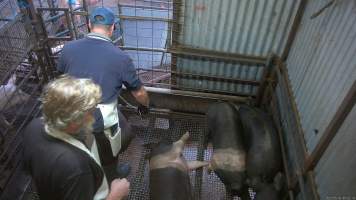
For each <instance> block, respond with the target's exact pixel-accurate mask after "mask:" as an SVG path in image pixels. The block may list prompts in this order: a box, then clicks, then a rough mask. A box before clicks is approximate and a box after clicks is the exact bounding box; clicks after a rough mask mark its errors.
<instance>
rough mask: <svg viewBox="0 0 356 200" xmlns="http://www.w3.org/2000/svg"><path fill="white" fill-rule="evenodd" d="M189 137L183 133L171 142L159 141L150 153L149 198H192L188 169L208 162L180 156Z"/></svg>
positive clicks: (190, 199) (160, 199) (163, 199)
mask: <svg viewBox="0 0 356 200" xmlns="http://www.w3.org/2000/svg"><path fill="white" fill-rule="evenodd" d="M188 138H189V133H185V134H184V135H183V136H182V137H181V138H180V139H179V140H178V141H176V142H174V143H173V144H172V143H168V142H163V141H161V142H160V143H159V144H158V145H157V146H156V147H154V148H153V149H152V151H151V154H150V160H149V162H150V165H149V166H150V197H151V198H150V199H152V200H192V199H193V196H192V191H191V185H190V178H189V174H188V172H189V170H193V169H196V168H199V167H203V166H206V165H208V164H209V162H204V161H186V160H185V158H184V157H183V156H182V151H183V148H184V144H185V143H186V142H187V140H188Z"/></svg>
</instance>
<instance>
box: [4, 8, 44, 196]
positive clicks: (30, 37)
mask: <svg viewBox="0 0 356 200" xmlns="http://www.w3.org/2000/svg"><path fill="white" fill-rule="evenodd" d="M27 25H28V24H26V23H24V21H23V18H22V15H21V14H19V15H17V16H16V17H15V18H14V19H13V20H11V21H8V22H7V23H6V24H4V25H3V26H1V27H0V44H1V45H0V194H2V193H3V191H4V190H5V188H6V186H7V183H8V182H9V180H10V178H11V176H12V175H13V174H14V171H15V169H16V168H17V166H18V164H19V163H20V160H21V155H22V154H21V149H22V147H21V143H22V141H21V135H20V132H21V129H22V128H23V127H24V126H25V124H26V122H27V121H29V120H30V119H31V118H32V117H33V116H34V115H36V113H38V112H37V111H38V105H39V102H38V100H37V98H38V96H39V91H40V89H41V87H42V85H43V83H44V78H43V76H41V75H40V74H41V69H42V68H40V65H39V64H38V61H39V60H40V58H39V57H38V56H37V55H36V54H35V53H33V52H32V51H31V49H33V48H34V46H35V44H36V42H37V41H35V39H34V34H33V33H32V32H29V31H30V30H29V29H27ZM0 198H1V197H0Z"/></svg>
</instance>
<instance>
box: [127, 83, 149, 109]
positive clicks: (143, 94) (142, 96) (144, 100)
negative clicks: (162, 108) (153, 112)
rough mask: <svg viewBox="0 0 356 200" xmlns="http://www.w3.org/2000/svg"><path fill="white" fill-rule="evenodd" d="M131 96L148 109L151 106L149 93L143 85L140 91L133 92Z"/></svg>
mask: <svg viewBox="0 0 356 200" xmlns="http://www.w3.org/2000/svg"><path fill="white" fill-rule="evenodd" d="M131 94H132V95H133V96H134V97H135V99H136V101H137V102H139V103H140V104H141V105H144V106H146V107H148V106H149V104H150V100H149V98H148V94H147V91H146V89H145V87H144V86H143V85H142V86H141V87H140V88H139V89H138V90H133V91H131Z"/></svg>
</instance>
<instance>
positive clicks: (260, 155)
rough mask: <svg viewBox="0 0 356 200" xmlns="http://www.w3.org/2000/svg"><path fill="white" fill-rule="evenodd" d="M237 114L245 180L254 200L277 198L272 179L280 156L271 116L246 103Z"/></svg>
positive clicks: (279, 166)
mask: <svg viewBox="0 0 356 200" xmlns="http://www.w3.org/2000/svg"><path fill="white" fill-rule="evenodd" d="M239 114H240V117H241V120H242V124H243V128H244V138H245V144H246V151H247V159H246V169H247V181H246V183H247V184H248V185H249V186H250V187H252V188H253V189H254V190H255V192H256V200H259V199H269V200H274V199H278V198H277V197H278V191H277V189H278V188H276V187H274V182H275V181H274V180H275V179H276V175H277V173H278V172H280V170H281V167H282V157H281V150H280V143H279V138H278V135H277V132H276V129H275V128H274V126H273V122H272V119H271V118H270V117H269V116H268V115H267V114H266V113H265V112H263V111H261V110H260V109H257V108H252V107H249V106H247V105H241V106H240V107H239ZM279 179H280V178H279ZM272 197H273V198H272Z"/></svg>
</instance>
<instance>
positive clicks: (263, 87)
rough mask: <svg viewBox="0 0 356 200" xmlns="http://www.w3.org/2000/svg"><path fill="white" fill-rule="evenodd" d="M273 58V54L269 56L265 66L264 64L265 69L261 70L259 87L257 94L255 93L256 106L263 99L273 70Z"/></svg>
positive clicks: (259, 104)
mask: <svg viewBox="0 0 356 200" xmlns="http://www.w3.org/2000/svg"><path fill="white" fill-rule="evenodd" d="M274 58H275V55H274V54H269V56H268V58H267V61H266V64H265V67H264V69H263V75H262V80H261V85H260V86H259V88H258V92H257V99H256V105H257V106H261V103H262V98H263V96H264V94H265V93H266V88H267V84H268V78H269V77H270V75H271V72H272V69H273V59H274Z"/></svg>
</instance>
